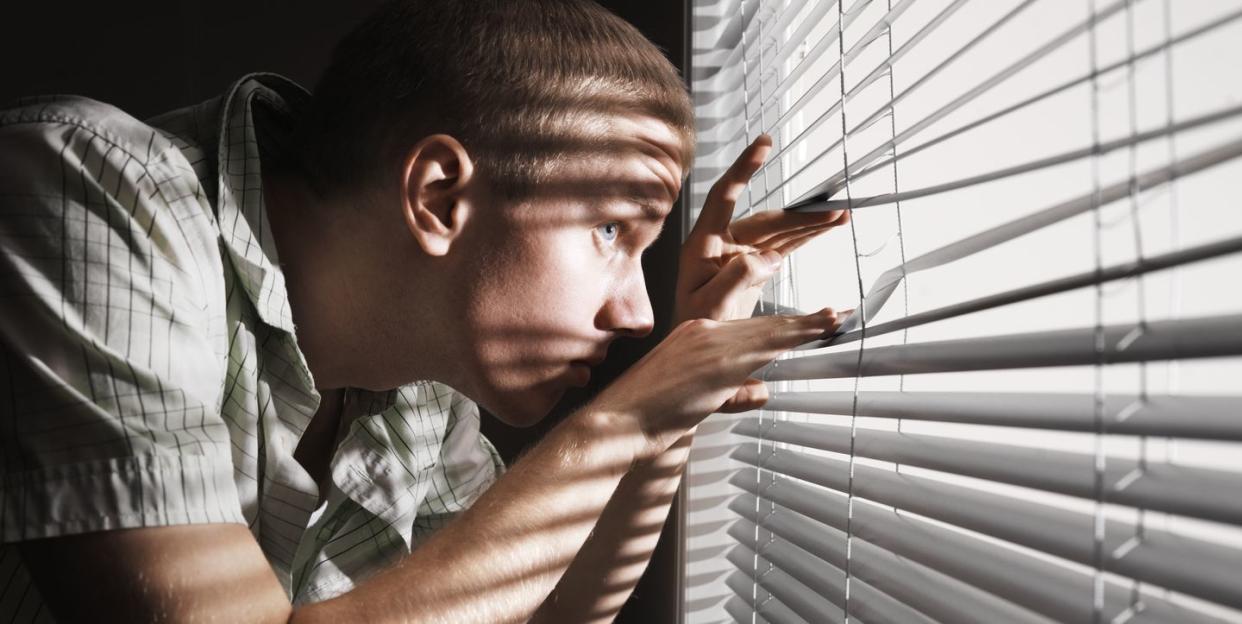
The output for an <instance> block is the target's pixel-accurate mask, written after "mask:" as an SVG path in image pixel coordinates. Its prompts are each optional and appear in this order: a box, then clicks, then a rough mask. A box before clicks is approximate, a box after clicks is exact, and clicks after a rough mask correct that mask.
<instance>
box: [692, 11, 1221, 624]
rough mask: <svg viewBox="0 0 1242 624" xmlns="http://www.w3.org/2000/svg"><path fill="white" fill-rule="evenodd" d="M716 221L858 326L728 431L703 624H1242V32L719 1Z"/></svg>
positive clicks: (714, 17)
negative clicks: (753, 237)
mask: <svg viewBox="0 0 1242 624" xmlns="http://www.w3.org/2000/svg"><path fill="white" fill-rule="evenodd" d="M692 11H693V19H692V28H693V33H692V45H693V54H692V60H691V70H690V71H691V75H690V84H691V90H692V94H693V97H694V102H695V106H696V111H697V123H698V149H699V154H698V158H697V161H696V163H695V167H694V170H693V172H692V175H691V184H690V199H691V201H690V202H689V205H690V207H691V208H692V210H691V215H690V217H691V218H693V217H694V216H695V214H694V210H695V209H697V208H699V207H701V206H702V204H703V201H704V197H705V195H706V194H707V191H708V189H709V188H710V187H711V185H712V183H713V182H714V181H715V180H716V179H717V178H718V177H719V176H720V174H721V173H723V171H724V170H725V168H726V167H728V166H729V164H730V163H731V162H732V161H733V159H734V158H735V157H736V156H737V154H738V153H740V151H741V150H742V149H743V147H745V146H746V145H747V144H748V143H750V142H751V141H752V140H753V139H754V138H755V137H757V136H758V135H759V134H761V133H767V134H769V135H771V137H772V139H773V148H772V152H771V154H770V156H769V158H768V161H767V162H766V163H765V165H764V166H763V168H762V169H761V170H760V171H759V172H758V173H757V174H756V175H755V176H754V178H753V179H752V180H751V185H750V188H749V189H748V191H747V192H746V193H745V194H744V195H743V197H742V198H741V200H740V201H739V204H738V206H737V211H736V214H737V216H738V217H742V216H744V215H747V214H753V213H754V212H756V211H761V210H801V211H808V210H809V211H822V210H850V211H852V217H853V218H852V220H851V223H850V224H849V225H848V226H846V227H842V228H838V229H837V230H834V231H832V232H831V233H829V234H827V235H825V236H824V237H823V238H821V239H819V240H817V241H815V242H813V243H811V244H810V245H807V246H806V247H803V248H802V249H801V250H799V251H798V252H796V253H795V254H794V256H793V257H792V258H790V259H789V261H788V262H787V263H786V265H785V266H784V267H783V268H782V270H781V271H780V272H779V274H778V275H777V276H776V278H774V280H773V281H772V283H771V284H770V285H769V286H768V287H767V288H766V290H765V293H764V297H763V300H762V301H761V302H760V305H759V306H758V308H757V309H756V313H757V314H773V313H793V312H796V311H798V310H814V309H818V308H820V307H825V306H827V307H833V308H834V309H837V310H839V311H843V310H847V309H854V310H855V311H854V312H853V313H852V314H850V315H849V317H848V318H847V319H846V320H845V322H844V323H843V325H842V327H841V329H840V330H839V332H838V333H837V334H836V335H835V336H834V337H832V338H830V339H826V340H823V341H817V342H814V343H810V344H807V345H803V346H802V347H800V348H799V349H796V350H794V351H792V352H790V353H789V354H787V355H786V356H784V357H782V358H781V359H779V360H777V361H776V362H774V363H773V364H772V365H770V366H768V367H765V368H764V369H762V370H760V371H758V372H757V373H756V376H757V377H760V378H761V379H763V380H764V381H765V382H766V383H767V384H768V386H769V390H770V391H771V394H772V399H771V401H770V402H769V403H768V405H767V406H766V407H765V409H764V410H761V411H757V412H751V413H748V414H740V415H723V414H717V415H713V416H711V417H709V418H708V419H707V420H705V421H704V422H703V424H702V425H700V427H699V430H698V433H697V435H696V438H695V442H694V447H693V449H692V452H691V460H690V466H689V468H688V471H687V490H686V492H687V494H686V496H687V501H686V512H685V513H686V518H685V520H686V531H685V534H686V539H685V553H684V554H685V556H684V562H685V575H684V579H683V580H684V583H683V585H684V596H683V597H684V605H685V619H686V621H687V622H693V623H697V622H747V623H760V622H772V623H785V622H813V623H819V622H847V621H861V622H867V623H868V624H876V623H879V622H898V623H905V622H951V623H958V622H981V623H983V622H986V623H989V624H990V623H996V622H1041V623H1045V622H1082V623H1091V624H1095V623H1103V622H1113V623H1118V624H1120V623H1124V622H1152V623H1154V622H1242V210H1240V209H1239V207H1240V206H1239V200H1238V197H1239V196H1240V195H1242V71H1239V70H1238V68H1237V62H1238V59H1242V3H1239V2H1237V0H1194V1H1183V2H1174V1H1173V0H918V1H917V2H916V1H915V0H845V1H844V2H840V3H838V2H830V1H828V0H692Z"/></svg>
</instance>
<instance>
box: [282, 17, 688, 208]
mask: <svg viewBox="0 0 1242 624" xmlns="http://www.w3.org/2000/svg"><path fill="white" fill-rule="evenodd" d="M599 112H605V113H608V112H631V113H633V112H641V113H645V114H648V115H651V116H653V117H655V118H657V119H660V120H662V121H664V122H666V123H668V124H669V126H670V127H671V128H673V129H674V130H675V131H676V132H677V133H678V134H679V135H680V136H681V137H682V143H683V145H682V150H683V162H682V163H681V164H682V165H683V168H684V169H687V170H688V168H689V166H688V165H689V160H690V158H691V157H692V156H691V155H692V149H693V144H694V116H693V110H692V108H691V104H690V99H689V96H688V94H687V91H686V87H685V84H684V83H683V82H682V80H681V78H680V76H679V75H678V73H677V70H676V69H675V68H674V67H673V66H672V64H670V63H669V62H668V60H667V59H666V58H664V55H663V54H662V53H661V52H660V50H659V49H658V48H656V47H655V46H654V45H653V44H652V43H651V42H650V41H648V40H647V39H646V38H645V37H644V36H643V35H642V34H641V33H639V32H638V30H637V29H635V28H634V27H633V26H632V25H630V24H629V23H628V22H626V21H625V20H622V19H621V18H619V17H617V16H616V15H614V14H612V13H610V12H609V11H608V10H607V9H605V8H603V7H601V6H599V5H598V4H595V3H594V2H591V1H590V0H391V1H389V2H386V3H385V4H383V5H382V6H381V7H380V8H379V9H378V10H377V11H376V12H375V13H373V14H372V15H370V16H369V17H368V18H367V19H366V20H364V21H363V22H362V23H361V24H360V25H359V26H358V27H357V28H355V29H354V30H353V31H351V32H350V33H349V35H347V36H346V37H345V38H344V39H343V40H342V41H341V42H340V43H339V44H338V45H337V47H336V49H335V50H334V52H333V55H332V61H331V63H330V65H329V67H328V69H327V70H326V71H325V72H324V74H323V76H322V77H321V78H320V81H319V83H318V85H317V86H316V88H315V92H314V95H313V97H312V104H311V107H310V111H309V112H308V114H307V115H306V116H305V118H304V122H303V123H302V124H301V127H300V129H299V131H298V135H299V143H300V148H301V149H300V152H301V154H302V164H303V166H304V168H305V169H307V172H308V174H309V175H310V177H311V183H312V185H313V186H314V187H315V188H316V190H317V191H318V192H320V193H323V194H329V193H333V192H336V191H342V190H345V191H349V190H356V189H361V188H368V187H372V186H373V185H375V184H377V183H378V184H386V183H393V182H395V180H397V179H399V178H398V175H399V167H400V164H401V160H402V158H403V156H404V153H405V151H406V150H408V149H409V147H410V146H412V145H413V144H414V143H415V142H417V141H418V140H419V139H421V138H422V137H425V136H428V135H430V134H435V133H440V132H442V133H445V134H449V135H452V136H454V137H456V138H457V139H458V140H459V141H461V142H462V144H463V145H464V146H465V147H466V149H467V151H469V152H470V154H471V157H472V158H473V159H474V161H475V163H476V166H477V167H479V169H480V170H482V171H485V172H486V173H487V174H488V177H489V178H490V179H491V180H492V181H493V182H494V185H495V188H496V189H497V190H498V191H500V192H502V193H504V194H506V195H508V196H510V197H516V196H521V195H523V194H525V193H526V192H527V191H528V190H529V189H530V188H532V186H533V185H536V184H538V183H539V182H541V181H542V180H544V179H546V178H547V176H548V175H549V174H550V172H551V171H552V169H553V166H554V165H555V163H556V162H558V160H559V159H562V158H565V157H566V156H567V155H568V154H570V153H571V152H573V151H575V150H580V149H584V148H588V146H585V145H583V144H582V143H583V135H582V132H581V127H580V124H579V125H578V126H579V127H577V128H576V129H575V130H573V131H572V132H571V131H570V130H569V129H570V128H571V127H574V126H575V124H576V123H577V121H578V120H581V119H584V118H585V117H586V116H588V115H590V114H592V113H599Z"/></svg>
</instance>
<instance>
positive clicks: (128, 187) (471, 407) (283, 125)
mask: <svg viewBox="0 0 1242 624" xmlns="http://www.w3.org/2000/svg"><path fill="white" fill-rule="evenodd" d="M306 99H307V94H306V92H305V91H304V90H302V89H301V88H300V87H298V86H297V85H295V84H293V83H292V82H289V81H287V80H285V79H283V78H281V77H279V76H274V75H271V74H255V75H250V76H246V77H244V78H242V79H241V80H239V81H238V82H236V83H234V84H233V85H232V86H231V87H230V88H229V89H228V91H227V92H226V93H225V94H224V95H222V96H220V97H218V98H215V99H212V100H209V101H207V102H204V103H202V104H200V105H197V106H192V107H189V108H185V109H181V110H178V111H174V112H172V113H168V114H166V115H163V116H160V117H157V118H155V119H153V120H149V121H148V122H141V121H138V120H136V119H134V118H132V117H130V116H129V115H127V114H125V113H124V112H122V111H120V110H118V109H116V108H114V107H111V106H108V105H106V104H102V103H100V102H95V101H92V100H89V99H85V98H80V97H66V96H50V97H40V98H29V99H25V100H22V101H19V102H18V103H16V105H15V106H13V107H11V108H7V109H3V110H0V428H2V429H0V471H2V472H0V536H2V540H3V543H2V544H0V620H3V621H22V622H29V621H51V620H52V618H51V616H50V615H49V613H48V611H47V610H46V609H44V608H43V601H42V599H41V598H40V596H39V592H38V590H37V588H36V587H34V586H33V585H32V583H31V581H30V577H29V575H28V574H27V572H26V570H25V567H24V566H23V564H22V562H21V559H20V557H19V555H18V551H17V549H16V548H15V547H14V546H13V542H18V541H22V540H27V539H35V538H44V537H55V536H61V535H71V534H76V533H84V532H91V531H104V530H110V529H119V528H129V527H143V526H157V525H173V524H191V523H216V522H237V523H245V524H246V525H247V526H248V527H249V528H250V531H251V532H252V533H253V535H254V537H255V540H257V541H258V543H259V545H260V546H261V548H262V550H263V552H264V554H265V555H266V556H267V558H268V560H269V562H270V563H271V565H272V569H273V570H274V571H275V573H276V576H277V577H278V578H279V579H280V582H281V583H282V584H283V585H284V587H285V589H286V591H287V593H288V595H289V597H290V599H291V600H292V601H293V602H294V603H295V604H300V603H306V602H314V601H318V600H323V599H326V598H330V597H332V596H335V595H338V594H340V593H343V592H345V591H348V590H349V589H351V588H352V587H354V585H355V584H356V583H358V582H360V581H361V580H362V579H365V578H367V577H368V576H369V575H371V574H373V573H375V572H376V571H378V570H379V569H382V568H383V567H384V566H385V565H386V564H388V563H389V562H391V561H393V560H395V559H397V558H399V557H400V556H402V555H403V554H406V553H408V552H409V551H410V549H411V548H413V547H415V546H417V545H418V544H419V543H420V542H421V541H422V540H424V539H426V537H427V536H428V535H430V534H431V533H432V532H434V531H435V530H436V529H437V528H439V527H440V526H442V525H443V524H444V523H445V522H446V521H448V520H449V519H450V518H451V517H452V516H453V515H454V514H456V513H458V512H459V511H461V510H462V509H464V508H466V507H467V506H469V505H470V504H471V503H472V502H473V501H474V500H475V499H477V497H478V496H479V494H480V493H481V492H482V491H483V490H485V489H486V488H487V487H488V486H489V485H490V484H491V483H492V482H494V481H495V479H496V477H497V476H498V474H499V473H500V472H501V471H502V470H503V469H504V467H503V464H502V461H501V459H500V457H499V455H498V454H497V453H496V451H495V449H494V448H493V447H492V445H491V444H490V443H489V442H488V441H487V440H486V439H485V438H484V437H483V436H482V435H481V434H480V433H479V411H478V407H477V406H476V405H475V404H474V403H473V402H472V401H470V400H469V399H467V398H465V397H464V396H462V395H460V394H458V393H456V392H454V391H453V390H452V389H450V388H448V387H446V386H443V385H441V384H437V383H432V382H420V383H416V384H412V385H409V386H405V387H402V388H399V389H396V390H392V391H389V392H384V393H373V392H364V391H358V390H348V391H347V392H346V393H345V397H346V398H345V405H344V408H343V409H344V415H343V417H344V418H346V419H347V420H346V422H349V421H350V420H352V424H351V425H350V428H349V430H348V433H347V434H346V437H345V438H344V439H343V441H342V442H341V445H340V447H339V448H338V450H337V452H336V455H335V456H334V457H333V459H332V463H331V467H330V472H331V477H332V479H331V480H332V483H331V486H330V489H329V491H328V496H327V500H326V503H324V505H323V506H322V507H321V508H320V509H319V510H316V505H317V503H318V501H319V488H318V485H317V484H316V483H315V482H314V480H313V479H312V478H311V477H310V475H309V474H308V473H307V472H306V471H305V470H304V469H303V467H302V466H301V465H300V464H299V463H298V462H297V461H296V460H294V458H293V451H294V449H295V448H296V447H297V443H298V440H299V439H300V437H301V435H302V432H303V431H304V430H305V428H306V426H307V423H308V422H309V420H310V418H311V416H312V415H313V414H314V413H315V411H316V409H317V408H318V407H319V403H320V395H319V393H318V392H317V391H316V390H315V384H314V381H313V379H312V376H311V373H310V370H309V369H308V368H307V366H306V362H305V359H304V358H303V355H302V353H301V352H300V351H299V349H298V345H297V341H296V338H295V329H296V328H295V327H294V325H293V320H292V316H291V315H290V311H289V302H288V297H287V294H286V291H285V282H284V276H283V275H282V273H281V271H280V269H279V263H278V261H277V257H276V247H275V244H274V242H273V239H272V234H271V230H270V228H269V225H268V222H267V220H266V219H265V218H264V206H263V193H262V179H261V177H260V164H261V162H262V161H263V159H264V158H280V157H281V154H282V153H284V151H285V148H286V145H287V142H288V129H289V127H290V125H291V123H290V121H291V119H292V118H293V116H294V115H296V114H297V110H298V109H299V108H300V107H301V106H303V105H304V103H305V101H306ZM429 295H432V293H429Z"/></svg>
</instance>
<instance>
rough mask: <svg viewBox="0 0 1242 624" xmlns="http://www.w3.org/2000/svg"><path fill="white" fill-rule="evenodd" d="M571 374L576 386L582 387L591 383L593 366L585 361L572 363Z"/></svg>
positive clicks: (570, 364)
mask: <svg viewBox="0 0 1242 624" xmlns="http://www.w3.org/2000/svg"><path fill="white" fill-rule="evenodd" d="M569 373H570V375H571V376H572V377H573V379H574V380H573V384H572V385H574V386H578V387H582V386H585V385H587V383H588V382H590V381H591V365H590V364H588V363H587V362H585V361H583V360H574V361H573V362H570V363H569Z"/></svg>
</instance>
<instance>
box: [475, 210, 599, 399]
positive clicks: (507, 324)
mask: <svg viewBox="0 0 1242 624" xmlns="http://www.w3.org/2000/svg"><path fill="white" fill-rule="evenodd" d="M574 234H575V232H572V231H568V230H567V231H554V232H546V233H544V234H543V235H540V236H537V237H529V238H526V239H522V240H520V241H519V244H515V245H511V246H507V247H505V248H496V249H494V250H493V251H494V252H495V253H494V260H493V261H490V262H487V263H485V265H484V266H482V267H480V272H479V275H478V290H477V291H476V292H475V293H474V294H473V295H472V297H471V301H469V302H468V303H467V305H468V307H469V309H470V312H469V313H468V315H469V324H470V326H471V328H472V331H473V332H475V337H476V338H477V339H479V343H478V344H479V347H480V353H479V355H480V359H481V360H482V361H483V364H484V365H485V366H488V367H489V368H493V369H512V370H507V371H505V370H501V371H499V372H502V373H506V374H505V376H506V377H510V378H511V379H510V381H511V382H513V383H517V382H518V379H519V378H524V379H525V380H526V381H527V382H529V381H531V380H532V379H533V378H534V377H540V376H542V375H546V374H547V369H548V368H554V367H557V366H562V365H563V364H564V363H565V361H566V360H567V359H573V358H576V357H581V356H582V355H583V353H584V351H588V350H589V349H590V347H589V346H588V347H583V343H584V342H587V341H592V340H597V337H596V336H595V335H594V318H595V313H596V312H597V311H598V310H599V307H600V304H601V301H602V297H603V296H604V293H603V292H602V291H603V290H604V289H605V288H606V284H607V277H606V275H605V273H606V271H605V267H606V261H605V259H604V258H602V257H601V256H600V254H599V252H598V250H596V249H595V247H594V245H593V244H592V242H591V240H590V238H589V235H587V236H582V235H579V236H575V235H574ZM523 368H524V369H525V370H521V369H523ZM493 372H496V371H495V370H494V371H493ZM523 373H526V374H523Z"/></svg>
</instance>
